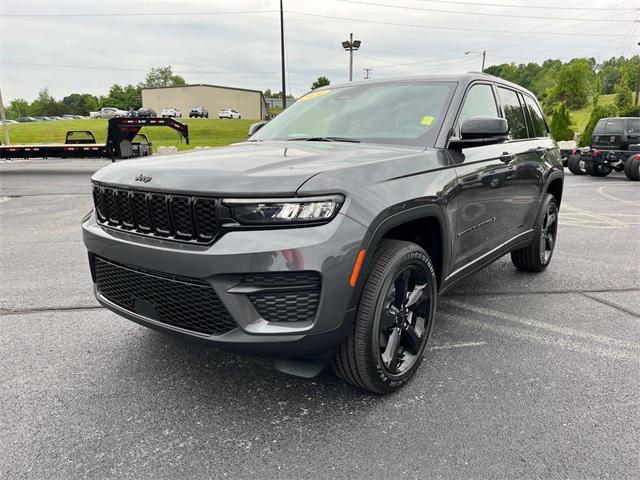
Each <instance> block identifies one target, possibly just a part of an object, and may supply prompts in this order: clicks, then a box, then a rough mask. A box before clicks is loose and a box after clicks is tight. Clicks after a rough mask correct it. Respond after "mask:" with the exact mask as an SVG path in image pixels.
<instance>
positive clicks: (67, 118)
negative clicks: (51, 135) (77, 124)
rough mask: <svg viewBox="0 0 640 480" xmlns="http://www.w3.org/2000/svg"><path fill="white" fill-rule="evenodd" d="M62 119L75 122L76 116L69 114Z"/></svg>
mask: <svg viewBox="0 0 640 480" xmlns="http://www.w3.org/2000/svg"><path fill="white" fill-rule="evenodd" d="M62 118H63V119H64V120H73V119H74V118H76V115H72V114H70V113H67V114H66V115H62Z"/></svg>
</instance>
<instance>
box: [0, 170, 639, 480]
mask: <svg viewBox="0 0 640 480" xmlns="http://www.w3.org/2000/svg"><path fill="white" fill-rule="evenodd" d="M103 163H104V162H97V161H74V162H71V161H69V162H65V161H49V162H44V161H40V162H38V161H33V162H16V163H11V164H10V163H4V164H0V188H1V190H0V327H1V328H0V352H2V361H0V402H1V403H0V407H1V409H2V414H1V415H0V478H6V479H14V478H33V479H42V478H61V479H62V478H64V479H72V478H158V479H160V478H167V479H175V478H189V479H196V478H255V479H271V478H273V479H288V478H292V479H298V478H318V479H320V478H367V479H372V478H376V479H377V478H420V479H423V478H452V479H463V478H474V479H475V478H529V479H534V478H558V479H585V478H616V479H620V478H638V472H640V373H639V372H640V208H639V207H640V185H638V184H637V183H635V182H630V181H627V180H626V178H624V176H622V175H620V174H613V175H611V176H610V177H607V178H604V179H596V178H592V177H576V176H573V175H571V174H567V176H566V183H565V195H564V199H563V204H562V208H561V211H560V230H559V239H558V244H557V247H556V252H555V256H554V259H553V262H552V264H551V266H550V267H549V269H548V270H547V271H546V272H545V273H543V274H541V275H528V274H524V273H520V272H518V271H516V270H515V268H514V267H513V266H512V264H511V262H510V260H509V259H508V258H503V259H501V260H500V261H498V262H496V263H495V264H493V265H492V266H491V267H489V268H487V269H486V270H484V271H482V272H479V273H478V274H476V275H474V276H473V277H471V278H469V279H467V280H466V281H464V282H462V283H460V284H459V285H458V286H457V288H456V289H455V290H453V291H450V292H449V293H448V294H447V295H446V296H445V297H444V298H443V299H442V301H441V304H440V310H439V313H438V315H437V323H436V325H435V328H434V333H433V337H432V340H431V343H430V349H429V351H428V353H427V355H426V359H425V362H424V365H423V367H422V369H421V370H420V371H419V372H418V374H417V376H416V378H415V379H414V380H413V381H412V382H411V383H410V384H409V385H407V387H406V388H404V389H403V390H402V391H401V392H399V393H397V394H395V395H392V396H388V397H377V396H372V395H369V394H366V393H364V392H361V391H359V390H356V389H354V388H352V387H350V386H348V385H345V384H343V383H341V382H340V381H338V380H337V379H336V378H335V377H333V376H332V375H331V374H323V375H322V376H321V377H319V378H316V379H314V380H303V379H298V378H294V377H289V376H286V375H283V374H280V373H277V372H275V371H274V370H272V369H271V367H270V363H269V362H268V361H266V360H262V359H256V358H249V357H240V356H236V355H231V354H228V353H224V352H220V351H216V350H212V349H208V348H206V347H203V346H201V345H196V344H192V343H190V342H188V341H185V340H181V339H176V338H173V337H170V336H167V335H164V334H161V333H158V332H155V331H152V330H148V329H146V328H144V327H141V326H138V325H136V324H134V323H131V322H129V321H127V320H124V319H122V318H120V317H118V316H116V315H114V314H112V313H110V312H108V311H106V310H104V309H102V308H99V307H98V305H97V303H96V302H95V301H94V299H93V296H92V292H91V282H90V276H89V269H88V265H87V260H86V253H85V250H84V246H83V244H82V241H81V234H80V227H79V220H80V218H81V217H82V216H83V215H84V214H85V213H87V211H89V209H90V208H91V196H90V194H89V182H88V179H89V176H90V174H91V173H92V172H93V171H94V170H95V169H96V168H98V167H99V166H100V165H102V164H103Z"/></svg>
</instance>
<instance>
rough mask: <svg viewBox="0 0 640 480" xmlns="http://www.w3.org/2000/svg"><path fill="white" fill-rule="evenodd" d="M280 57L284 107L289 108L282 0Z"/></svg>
mask: <svg viewBox="0 0 640 480" xmlns="http://www.w3.org/2000/svg"><path fill="white" fill-rule="evenodd" d="M280 57H281V59H282V109H283V110H284V109H285V108H287V85H286V84H287V81H286V78H285V71H284V61H285V60H284V10H283V8H282V0H280Z"/></svg>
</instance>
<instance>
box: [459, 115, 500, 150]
mask: <svg viewBox="0 0 640 480" xmlns="http://www.w3.org/2000/svg"><path fill="white" fill-rule="evenodd" d="M507 140H509V124H508V123H507V120H506V119H504V118H499V117H469V118H467V119H466V120H465V121H464V122H462V125H460V138H452V139H451V140H450V141H449V148H456V149H462V148H465V147H478V146H480V145H492V144H495V143H503V142H506V141H507Z"/></svg>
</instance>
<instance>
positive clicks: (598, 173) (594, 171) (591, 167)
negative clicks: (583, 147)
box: [587, 162, 613, 177]
mask: <svg viewBox="0 0 640 480" xmlns="http://www.w3.org/2000/svg"><path fill="white" fill-rule="evenodd" d="M612 171H613V169H612V168H611V167H607V166H605V165H601V164H599V163H596V162H587V172H588V173H589V175H591V176H592V177H606V176H607V175H609V174H610V173H611V172H612Z"/></svg>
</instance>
